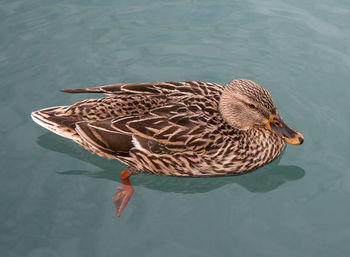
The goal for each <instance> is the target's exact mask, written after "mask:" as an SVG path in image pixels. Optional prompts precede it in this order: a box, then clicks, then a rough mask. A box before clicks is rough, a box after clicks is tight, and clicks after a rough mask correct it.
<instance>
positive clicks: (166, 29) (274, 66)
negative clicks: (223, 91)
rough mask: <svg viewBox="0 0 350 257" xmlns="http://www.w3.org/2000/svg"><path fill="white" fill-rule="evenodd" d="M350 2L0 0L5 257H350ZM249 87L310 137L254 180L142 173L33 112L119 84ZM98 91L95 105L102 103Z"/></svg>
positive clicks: (0, 231) (0, 212) (0, 207)
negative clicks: (121, 191) (251, 83)
mask: <svg viewBox="0 0 350 257" xmlns="http://www.w3.org/2000/svg"><path fill="white" fill-rule="evenodd" d="M349 24H350V2H349V1H341V0H338V1H326V0H321V1H317V3H316V2H315V1H309V3H308V2H307V1H301V0H297V1H295V0H293V1H292V0H288V1H287V0H286V1H279V0H272V1H232V0H226V1H208V0H205V1H190V0H187V1H186V0H180V1H169V0H168V1H160V0H152V1H149V0H143V1H142V0H132V1H130V0H123V1H112V0H84V1H82V0H77V1H67V0H66V1H64V0H63V1H43V0H37V1H24V0H2V1H1V2H0V87H1V93H0V100H1V101H0V121H1V126H0V137H1V146H0V167H1V168H0V220H1V222H0V256H35V257H37V256H45V257H47V256H60V257H62V256H152V257H156V256H169V257H171V256H208V257H209V256H239V257H244V256H266V257H274V256H276V257H280V256H284V257H289V256H320V257H322V256H325V257H326V256H327V257H328V256H332V257H335V256H349V254H350V244H349V242H350V170H349V159H350V158H349V157H350V154H349V143H350V142H349V141H350V140H349V138H350V137H349V127H350V122H349V106H350V104H349V96H350V90H349V82H350V48H349V46H350V27H349ZM238 77H244V78H249V79H252V80H256V81H257V82H259V83H261V84H262V85H264V87H265V88H267V89H268V90H269V91H270V92H271V94H272V95H273V97H274V100H275V102H276V104H277V106H278V109H279V112H280V113H281V115H282V116H283V117H284V119H285V120H286V121H287V123H288V124H290V125H291V126H292V127H294V128H296V129H298V130H299V131H301V132H302V133H303V134H304V136H305V143H304V144H303V145H302V146H290V145H289V146H287V148H286V150H285V151H284V153H283V155H282V156H281V157H280V158H279V159H278V160H277V161H275V162H274V163H272V164H271V165H269V166H266V167H264V168H262V169H260V170H258V171H256V172H255V173H251V174H248V175H245V176H240V177H227V178H212V179H179V178H169V177H160V176H151V175H139V176H135V177H133V178H132V182H133V184H134V185H135V194H134V196H133V198H132V199H131V201H130V203H129V205H128V206H127V208H126V209H125V211H124V213H123V214H122V216H121V218H116V217H115V216H114V205H113V203H112V195H113V193H114V192H115V187H116V186H120V180H119V174H120V171H121V170H122V169H123V168H125V166H124V165H123V164H121V163H119V162H117V161H110V160H105V159H102V158H99V157H97V156H95V155H92V154H90V153H88V152H87V151H85V150H83V149H81V148H79V147H78V146H76V145H75V144H74V143H72V142H71V141H69V140H66V139H64V138H60V137H59V136H56V135H54V134H52V133H49V132H47V131H46V130H44V129H43V128H41V127H39V126H37V125H36V124H35V123H33V122H32V120H31V119H30V116H29V115H30V112H31V111H32V110H36V109H40V108H44V107H48V106H54V105H67V104H72V103H73V102H75V101H78V100H81V99H83V98H84V97H85V96H84V95H69V94H63V93H60V92H58V90H59V89H62V88H76V87H91V86H95V85H102V84H108V83H113V82H114V83H117V82H143V81H162V80H163V81H164V80H165V81H169V80H174V81H177V80H202V81H212V82H217V83H222V84H226V83H228V82H229V81H231V80H232V79H233V78H238ZM90 96H91V95H90Z"/></svg>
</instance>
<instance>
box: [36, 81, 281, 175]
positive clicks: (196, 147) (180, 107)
mask: <svg viewBox="0 0 350 257" xmlns="http://www.w3.org/2000/svg"><path fill="white" fill-rule="evenodd" d="M244 83H245V81H244V80H242V87H244V85H243V84H244ZM64 91H65V92H70V93H88V92H93V93H105V94H107V96H106V97H104V98H99V99H87V100H84V101H81V102H78V103H75V104H73V105H71V106H63V107H52V108H47V109H43V110H39V111H37V112H34V113H33V119H34V120H36V121H37V122H38V123H39V124H40V125H42V126H44V127H46V128H48V129H50V130H52V131H53V132H55V133H57V134H59V135H61V136H64V137H67V138H70V139H72V140H73V141H75V142H76V143H78V144H79V145H81V146H82V147H84V148H85V149H87V150H89V151H91V152H93V153H96V154H98V155H100V156H102V157H107V158H114V159H119V160H120V161H122V162H124V163H126V164H127V165H129V166H130V167H133V169H132V171H133V173H140V172H148V173H153V174H160V175H169V176H226V175H239V174H242V173H246V172H248V171H251V170H254V169H257V168H259V167H261V166H263V165H265V164H267V163H269V162H271V161H273V160H274V159H275V158H277V156H278V155H279V154H280V153H281V151H282V150H283V147H284V142H283V140H282V138H280V137H279V136H277V135H276V134H275V133H273V132H271V131H269V130H268V129H266V128H264V127H254V128H252V129H249V130H247V131H240V130H237V129H235V128H233V127H232V126H230V125H229V124H228V123H227V122H226V121H225V120H224V118H223V117H222V116H221V113H220V112H219V106H218V105H219V101H220V97H221V95H222V94H223V91H224V87H223V86H221V85H218V84H215V83H208V82H199V81H188V82H155V83H129V84H114V85H107V86H102V87H95V88H87V89H72V90H64ZM265 91H266V90H265ZM265 91H264V94H266V95H262V94H261V92H256V94H257V95H256V99H258V101H260V103H261V104H263V105H264V106H267V107H268V108H270V109H271V108H274V105H273V102H272V98H271V96H270V94H269V93H268V92H267V91H266V93H265ZM254 94H255V92H252V93H251V95H254ZM256 99H255V100H256Z"/></svg>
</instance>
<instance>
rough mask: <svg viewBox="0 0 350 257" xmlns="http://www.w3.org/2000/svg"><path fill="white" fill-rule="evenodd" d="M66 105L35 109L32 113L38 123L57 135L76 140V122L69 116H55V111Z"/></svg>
mask: <svg viewBox="0 0 350 257" xmlns="http://www.w3.org/2000/svg"><path fill="white" fill-rule="evenodd" d="M65 107H66V106H56V107H50V108H46V109H42V110H38V111H34V112H32V113H31V117H32V119H33V121H35V122H36V123H37V124H39V125H40V126H42V127H44V128H46V129H48V130H50V131H52V132H54V133H56V134H57V135H59V136H62V137H66V138H69V139H73V140H76V137H77V135H78V134H77V132H76V131H75V128H74V127H75V125H74V123H75V122H73V121H72V120H71V119H69V117H67V116H66V117H64V116H62V117H60V116H55V113H56V112H57V111H58V110H60V109H62V108H65Z"/></svg>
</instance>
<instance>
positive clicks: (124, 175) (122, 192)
mask: <svg viewBox="0 0 350 257" xmlns="http://www.w3.org/2000/svg"><path fill="white" fill-rule="evenodd" d="M130 176H131V173H130V172H129V171H128V170H123V171H122V172H121V173H120V178H121V182H122V184H123V186H121V187H117V189H118V190H119V191H118V192H116V193H114V195H113V202H114V205H115V207H116V210H115V215H116V216H118V217H119V216H120V214H121V213H122V211H123V209H124V208H125V206H126V204H127V203H128V201H129V199H130V198H131V196H132V194H133V193H134V188H133V187H132V185H131V183H130V181H129V177H130Z"/></svg>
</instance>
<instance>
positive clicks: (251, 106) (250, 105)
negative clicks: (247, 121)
mask: <svg viewBox="0 0 350 257" xmlns="http://www.w3.org/2000/svg"><path fill="white" fill-rule="evenodd" d="M248 106H249V107H250V108H252V109H256V107H255V105H254V104H248Z"/></svg>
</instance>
